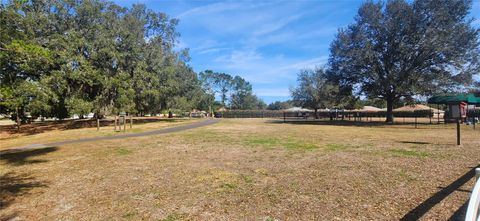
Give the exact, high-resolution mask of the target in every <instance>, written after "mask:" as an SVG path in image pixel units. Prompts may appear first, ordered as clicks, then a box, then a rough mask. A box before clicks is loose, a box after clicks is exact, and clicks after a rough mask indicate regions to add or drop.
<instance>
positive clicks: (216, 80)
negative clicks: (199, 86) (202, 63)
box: [200, 70, 233, 107]
mask: <svg viewBox="0 0 480 221" xmlns="http://www.w3.org/2000/svg"><path fill="white" fill-rule="evenodd" d="M200 80H201V81H202V82H203V85H204V88H205V89H206V91H207V92H210V93H212V92H213V93H219V94H220V98H221V101H222V104H223V106H224V107H226V105H227V97H228V92H229V91H230V89H231V88H232V80H233V77H232V76H231V75H229V74H225V73H218V72H213V71H212V70H206V71H204V72H200Z"/></svg>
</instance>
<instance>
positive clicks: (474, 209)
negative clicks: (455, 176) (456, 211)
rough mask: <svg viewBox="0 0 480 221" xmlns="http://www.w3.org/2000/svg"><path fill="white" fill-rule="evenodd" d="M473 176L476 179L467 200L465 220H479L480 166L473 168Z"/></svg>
mask: <svg viewBox="0 0 480 221" xmlns="http://www.w3.org/2000/svg"><path fill="white" fill-rule="evenodd" d="M475 176H476V177H477V179H476V183H475V186H474V187H473V191H472V195H471V196H470V201H469V202H468V208H467V214H466V216H465V221H480V168H477V169H475Z"/></svg>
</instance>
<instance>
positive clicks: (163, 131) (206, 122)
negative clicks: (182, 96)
mask: <svg viewBox="0 0 480 221" xmlns="http://www.w3.org/2000/svg"><path fill="white" fill-rule="evenodd" d="M219 121H220V120H219V119H207V120H203V121H200V122H196V123H192V124H188V125H181V126H176V127H170V128H163V129H159V130H151V131H146V132H140V133H133V134H120V135H115V136H103V137H91V138H81V139H75V140H65V141H59V142H52V143H45V144H30V145H27V146H23V147H15V148H10V149H6V150H2V151H0V155H1V154H9V153H16V152H22V151H25V150H32V149H38V148H45V147H52V146H61V145H65V144H73V143H84V142H92V141H100V140H114V139H124V138H132V137H143V136H151V135H157V134H166V133H174V132H179V131H184V130H189V129H195V128H199V127H203V126H208V125H211V124H214V123H217V122H219Z"/></svg>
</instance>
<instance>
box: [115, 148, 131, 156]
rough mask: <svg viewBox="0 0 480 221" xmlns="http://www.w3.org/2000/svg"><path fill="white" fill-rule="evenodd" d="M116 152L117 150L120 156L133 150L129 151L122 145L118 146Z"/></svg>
mask: <svg viewBox="0 0 480 221" xmlns="http://www.w3.org/2000/svg"><path fill="white" fill-rule="evenodd" d="M116 152H117V154H118V155H122V156H124V155H129V154H131V153H133V151H131V150H129V149H126V148H122V147H121V148H118V149H117V150H116Z"/></svg>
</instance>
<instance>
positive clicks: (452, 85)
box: [328, 0, 480, 122]
mask: <svg viewBox="0 0 480 221" xmlns="http://www.w3.org/2000/svg"><path fill="white" fill-rule="evenodd" d="M471 6H472V2H471V1H468V0H465V1H434V0H416V1H413V2H409V1H406V0H392V1H387V2H366V3H364V4H363V5H362V6H361V7H360V9H359V10H358V15H357V16H356V17H355V22H354V23H353V24H351V25H349V26H348V27H347V28H344V29H340V30H339V32H338V34H337V36H336V38H335V40H334V41H333V43H332V44H331V55H330V59H329V69H330V70H329V71H328V73H329V76H328V78H329V79H331V80H333V81H335V82H337V84H339V85H340V86H341V87H342V88H347V89H348V90H351V91H353V92H357V93H358V94H361V95H364V96H366V97H368V98H371V99H374V98H381V99H384V100H385V101H386V102H387V112H388V114H387V119H386V121H387V122H393V114H392V110H393V106H394V103H396V102H398V101H399V100H400V99H402V98H403V99H407V100H408V99H412V97H414V96H416V95H431V94H434V93H438V92H446V91H452V90H459V89H462V88H465V87H468V86H469V85H470V84H471V83H472V75H473V74H476V73H478V72H479V70H480V65H479V60H478V57H479V51H480V49H479V40H478V36H479V33H480V32H479V30H478V29H476V28H474V27H472V25H471V22H472V20H470V19H468V18H467V15H468V12H469V10H470V9H471Z"/></svg>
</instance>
